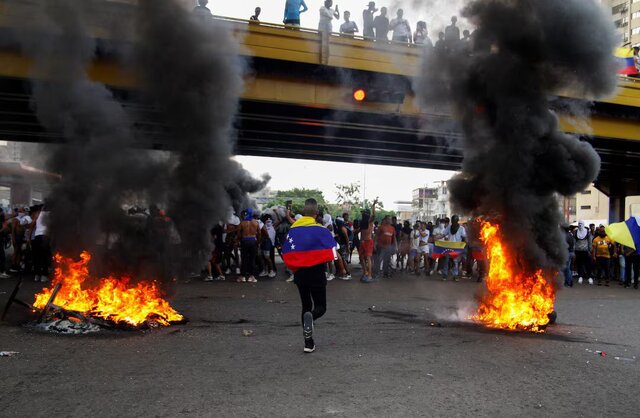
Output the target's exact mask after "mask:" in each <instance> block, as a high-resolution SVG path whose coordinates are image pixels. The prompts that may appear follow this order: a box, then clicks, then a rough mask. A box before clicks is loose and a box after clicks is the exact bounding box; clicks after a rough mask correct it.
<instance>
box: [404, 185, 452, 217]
mask: <svg viewBox="0 0 640 418" xmlns="http://www.w3.org/2000/svg"><path fill="white" fill-rule="evenodd" d="M412 197H413V199H412V205H411V206H412V210H413V213H414V215H415V219H419V220H421V221H435V220H436V219H438V218H444V217H445V216H450V215H451V205H450V203H449V187H448V186H447V181H436V182H433V183H432V184H431V185H429V186H425V187H420V188H418V189H415V190H413V196H412Z"/></svg>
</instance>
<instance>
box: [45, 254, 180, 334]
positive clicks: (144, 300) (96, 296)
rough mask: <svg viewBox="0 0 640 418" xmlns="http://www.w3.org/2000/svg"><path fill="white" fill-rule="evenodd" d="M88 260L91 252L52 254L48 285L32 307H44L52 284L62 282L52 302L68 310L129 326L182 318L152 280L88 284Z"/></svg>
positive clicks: (166, 323) (51, 289) (108, 279)
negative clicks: (53, 265) (52, 268)
mask: <svg viewBox="0 0 640 418" xmlns="http://www.w3.org/2000/svg"><path fill="white" fill-rule="evenodd" d="M90 260H91V254H89V253H88V252H86V251H84V252H82V254H80V260H79V261H75V260H73V259H71V258H66V257H63V256H62V255H60V254H56V255H55V262H56V268H55V273H54V278H53V280H52V282H51V287H49V288H46V289H43V290H42V292H41V293H38V294H37V295H36V301H35V302H34V304H33V306H34V307H36V308H39V309H42V308H44V307H45V305H46V304H47V302H48V301H49V298H50V297H51V294H52V293H53V289H54V287H55V286H56V285H57V284H58V283H62V287H61V288H60V290H59V291H58V294H57V296H56V298H55V301H54V304H55V305H57V306H60V307H62V308H64V309H67V310H70V311H77V312H80V313H83V314H86V315H90V316H94V317H98V318H103V319H106V320H110V321H113V322H116V323H121V322H124V323H127V324H129V325H133V326H137V325H140V324H142V323H144V322H145V321H146V320H148V319H153V320H154V321H156V322H157V323H159V324H161V325H165V326H166V325H169V324H170V323H171V322H177V321H181V320H182V319H183V317H182V315H180V314H179V313H178V312H176V311H175V310H174V309H173V308H172V307H171V306H170V305H169V303H168V302H167V301H166V300H164V299H163V298H162V297H161V293H160V289H159V288H158V285H157V283H156V282H155V281H154V282H139V283H137V284H131V279H130V278H128V277H122V278H114V277H107V278H103V279H100V281H99V283H98V285H97V286H88V285H87V283H86V282H87V279H89V278H90V275H89V267H88V265H89V261H90Z"/></svg>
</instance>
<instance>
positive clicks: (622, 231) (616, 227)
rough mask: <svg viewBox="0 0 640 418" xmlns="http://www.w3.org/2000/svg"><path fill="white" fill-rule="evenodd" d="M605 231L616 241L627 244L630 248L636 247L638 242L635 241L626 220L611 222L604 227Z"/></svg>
mask: <svg viewBox="0 0 640 418" xmlns="http://www.w3.org/2000/svg"><path fill="white" fill-rule="evenodd" d="M604 230H605V232H606V233H607V235H608V236H609V238H611V239H612V240H614V241H615V242H617V243H619V244H622V245H626V246H627V247H629V248H633V249H636V244H635V243H634V242H633V237H632V236H631V232H629V227H628V226H627V224H626V223H625V222H618V223H615V224H611V225H609V226H607V227H605V228H604Z"/></svg>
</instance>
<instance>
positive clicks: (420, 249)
mask: <svg viewBox="0 0 640 418" xmlns="http://www.w3.org/2000/svg"><path fill="white" fill-rule="evenodd" d="M418 254H429V245H423V246H421V247H418Z"/></svg>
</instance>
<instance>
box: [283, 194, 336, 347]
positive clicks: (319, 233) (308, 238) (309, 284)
mask: <svg viewBox="0 0 640 418" xmlns="http://www.w3.org/2000/svg"><path fill="white" fill-rule="evenodd" d="M303 213H304V216H302V217H301V218H300V219H298V220H297V221H296V222H295V223H294V224H293V225H291V229H290V230H289V233H288V234H287V236H286V239H285V242H284V245H283V246H282V259H283V260H284V263H285V265H286V266H287V268H289V269H290V270H292V271H293V272H294V280H293V281H294V283H295V284H296V286H298V292H299V293H300V301H301V302H302V334H303V336H304V352H305V353H312V352H314V351H315V349H316V345H315V343H314V341H313V322H314V321H315V320H317V319H318V318H320V317H321V316H322V315H324V314H325V312H326V311H327V277H326V275H325V272H326V264H327V263H329V262H331V261H333V260H335V259H336V241H335V239H334V238H333V234H332V233H331V232H330V231H329V230H328V229H326V228H324V227H323V226H322V225H320V224H319V223H318V222H317V221H316V218H317V217H318V202H317V201H316V200H315V199H307V200H306V201H305V202H304V211H303Z"/></svg>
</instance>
